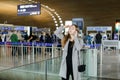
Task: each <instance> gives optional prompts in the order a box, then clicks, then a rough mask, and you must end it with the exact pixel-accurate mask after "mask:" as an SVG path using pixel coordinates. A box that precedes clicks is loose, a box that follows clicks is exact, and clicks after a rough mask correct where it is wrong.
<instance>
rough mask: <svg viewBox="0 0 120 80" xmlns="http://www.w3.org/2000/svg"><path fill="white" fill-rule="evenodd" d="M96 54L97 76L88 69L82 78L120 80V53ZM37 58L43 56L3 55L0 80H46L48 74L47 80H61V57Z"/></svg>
mask: <svg viewBox="0 0 120 80" xmlns="http://www.w3.org/2000/svg"><path fill="white" fill-rule="evenodd" d="M96 54H98V55H97V56H98V57H97V60H98V61H97V62H98V63H97V64H98V66H97V76H89V75H88V74H87V71H86V72H85V74H84V75H83V74H82V75H83V76H82V80H117V79H118V80H120V76H119V75H120V54H119V53H117V54H116V53H115V52H113V51H107V52H103V53H102V57H100V55H101V53H100V51H97V52H96ZM48 57H49V55H48ZM37 58H41V56H39V57H38V56H37V57H34V59H33V58H32V55H26V57H24V58H22V57H18V56H14V57H9V58H7V57H6V58H3V57H1V58H0V60H1V61H0V69H1V71H0V80H46V76H47V80H61V79H60V77H59V76H58V73H59V68H60V63H61V59H60V57H58V58H54V59H48V60H44V61H43V60H42V59H41V61H40V60H39V61H37V60H36V59H37ZM42 58H43V57H42ZM49 58H50V57H49ZM101 58H102V64H101V62H100V61H101V60H100V59H101ZM44 59H45V57H44ZM26 64H27V65H26ZM91 64H92V63H91ZM18 66H19V67H18ZM10 68H11V69H10ZM6 69H7V70H6ZM91 69H92V68H91ZM46 73H47V74H46Z"/></svg>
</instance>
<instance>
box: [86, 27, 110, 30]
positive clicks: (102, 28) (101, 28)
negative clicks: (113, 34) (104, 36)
mask: <svg viewBox="0 0 120 80" xmlns="http://www.w3.org/2000/svg"><path fill="white" fill-rule="evenodd" d="M111 30H112V27H111V26H87V31H111Z"/></svg>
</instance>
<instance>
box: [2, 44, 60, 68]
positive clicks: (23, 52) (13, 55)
mask: <svg viewBox="0 0 120 80" xmlns="http://www.w3.org/2000/svg"><path fill="white" fill-rule="evenodd" d="M0 44H1V45H0V66H1V67H2V68H0V70H3V69H8V68H13V67H17V66H21V65H25V64H30V63H34V62H39V61H43V60H46V59H50V58H55V57H59V56H61V55H62V54H61V53H62V49H61V47H57V46H56V44H48V43H38V44H36V43H0Z"/></svg>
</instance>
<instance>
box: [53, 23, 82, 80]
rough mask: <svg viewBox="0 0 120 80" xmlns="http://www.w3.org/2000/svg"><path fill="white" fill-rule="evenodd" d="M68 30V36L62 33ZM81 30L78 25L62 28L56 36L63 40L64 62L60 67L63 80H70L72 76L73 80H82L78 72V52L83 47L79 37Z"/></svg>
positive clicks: (57, 31)
mask: <svg viewBox="0 0 120 80" xmlns="http://www.w3.org/2000/svg"><path fill="white" fill-rule="evenodd" d="M65 28H68V32H67V34H65V35H64V34H63V33H62V31H63V30H64V29H65ZM78 33H79V29H78V26H77V25H68V26H61V27H59V28H58V29H57V30H56V31H55V34H56V36H57V37H59V38H60V39H61V44H62V48H63V55H62V62H61V67H60V73H59V75H60V77H61V78H62V80H69V77H70V75H71V77H72V80H81V77H80V73H79V72H78V64H79V63H78V62H79V61H78V51H80V49H81V48H82V47H83V40H82V39H81V38H80V37H79V36H78Z"/></svg>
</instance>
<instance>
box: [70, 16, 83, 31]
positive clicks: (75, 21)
mask: <svg viewBox="0 0 120 80" xmlns="http://www.w3.org/2000/svg"><path fill="white" fill-rule="evenodd" d="M72 24H75V25H77V26H78V27H79V29H80V30H83V27H84V21H83V18H73V19H72Z"/></svg>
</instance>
